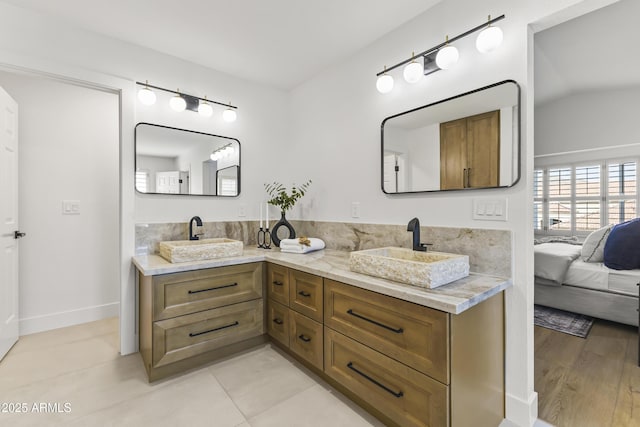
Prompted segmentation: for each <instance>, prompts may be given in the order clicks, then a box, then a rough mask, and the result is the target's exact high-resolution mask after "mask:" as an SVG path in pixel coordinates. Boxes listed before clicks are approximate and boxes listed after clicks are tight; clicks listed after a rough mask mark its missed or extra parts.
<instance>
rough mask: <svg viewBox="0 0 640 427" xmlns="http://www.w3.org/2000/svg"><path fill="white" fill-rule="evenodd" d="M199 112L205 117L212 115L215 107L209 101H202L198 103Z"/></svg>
mask: <svg viewBox="0 0 640 427" xmlns="http://www.w3.org/2000/svg"><path fill="white" fill-rule="evenodd" d="M198 113H199V114H200V115H201V116H204V117H211V115H212V114H213V107H211V104H209V103H208V102H207V101H203V102H200V103H199V104H198Z"/></svg>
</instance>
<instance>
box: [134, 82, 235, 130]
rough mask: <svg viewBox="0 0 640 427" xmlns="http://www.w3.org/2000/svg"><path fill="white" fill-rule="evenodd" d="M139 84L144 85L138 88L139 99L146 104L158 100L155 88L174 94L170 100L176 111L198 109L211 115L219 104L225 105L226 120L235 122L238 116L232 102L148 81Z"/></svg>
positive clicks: (200, 112)
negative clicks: (166, 87)
mask: <svg viewBox="0 0 640 427" xmlns="http://www.w3.org/2000/svg"><path fill="white" fill-rule="evenodd" d="M136 84H137V85H139V86H142V87H141V88H140V89H139V90H138V100H140V102H141V103H142V104H144V105H153V104H154V103H155V101H156V93H155V92H154V91H153V90H151V89H155V90H158V91H162V92H168V93H172V94H174V96H172V97H171V99H170V100H169V105H170V106H171V108H172V109H173V110H174V111H177V112H180V111H184V110H190V111H196V112H198V113H199V114H200V115H201V116H203V117H211V116H212V115H213V106H214V105H219V106H221V107H225V110H224V111H223V113H222V118H223V120H224V121H225V122H233V121H235V120H236V118H237V117H238V113H237V111H236V110H237V109H238V107H236V106H234V105H231V103H223V102H218V101H212V100H210V99H207V97H206V96H205V97H204V98H199V97H197V96H193V95H187V94H186V93H182V92H180V89H178V90H171V89H165V88H163V87H159V86H153V85H150V84H149V82H148V81H145V83H141V82H136Z"/></svg>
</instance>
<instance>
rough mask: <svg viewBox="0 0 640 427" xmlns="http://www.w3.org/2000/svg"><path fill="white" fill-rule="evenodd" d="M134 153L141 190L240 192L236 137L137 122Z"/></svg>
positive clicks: (207, 193) (231, 194)
mask: <svg viewBox="0 0 640 427" xmlns="http://www.w3.org/2000/svg"><path fill="white" fill-rule="evenodd" d="M135 152H136V156H135V187H136V191H138V192H139V193H144V194H175V195H195V196H221V197H235V196H238V195H239V194H240V141H238V140H237V139H235V138H229V137H226V136H220V135H214V134H209V133H203V132H196V131H192V130H187V129H179V128H174V127H169V126H163V125H157V124H152V123H138V124H137V125H136V127H135Z"/></svg>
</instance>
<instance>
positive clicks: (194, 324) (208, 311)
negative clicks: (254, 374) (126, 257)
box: [139, 263, 265, 381]
mask: <svg viewBox="0 0 640 427" xmlns="http://www.w3.org/2000/svg"><path fill="white" fill-rule="evenodd" d="M264 271H265V268H264V263H251V264H239V265H233V266H228V267H217V268H209V269H204V270H194V271H188V272H181V273H170V274H162V275H156V276H144V275H142V274H140V276H139V279H140V280H139V286H140V296H139V304H140V305H139V322H140V354H141V355H142V359H143V361H144V365H145V368H146V370H147V374H148V376H149V381H155V380H157V379H160V378H163V377H165V376H168V375H172V374H174V373H177V372H180V371H183V370H186V369H190V368H193V367H195V366H198V365H200V364H202V363H206V362H208V361H211V360H214V359H216V358H219V357H222V356H226V355H228V354H233V353H235V352H237V351H240V350H242V349H244V348H249V347H251V346H254V345H256V344H258V343H260V342H264V340H265V338H264V333H265V331H264V301H263V298H262V297H263V294H264V292H263V283H264Z"/></svg>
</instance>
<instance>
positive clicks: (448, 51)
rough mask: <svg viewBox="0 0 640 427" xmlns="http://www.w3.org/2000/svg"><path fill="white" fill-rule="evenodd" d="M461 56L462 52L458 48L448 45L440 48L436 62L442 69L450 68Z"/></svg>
mask: <svg viewBox="0 0 640 427" xmlns="http://www.w3.org/2000/svg"><path fill="white" fill-rule="evenodd" d="M459 56H460V54H459V53H458V49H456V48H455V47H454V46H451V45H446V46H445V47H443V48H442V49H440V50H438V54H437V55H436V64H437V65H438V67H440V68H441V69H443V70H448V69H449V68H451V67H453V66H454V65H455V63H456V62H458V57H459Z"/></svg>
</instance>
